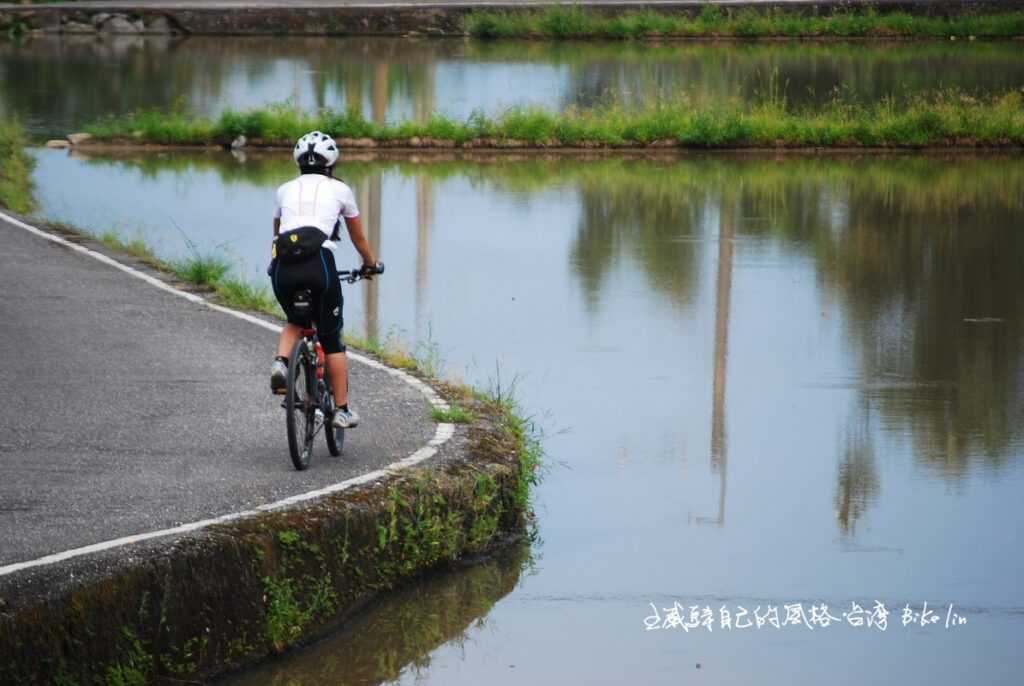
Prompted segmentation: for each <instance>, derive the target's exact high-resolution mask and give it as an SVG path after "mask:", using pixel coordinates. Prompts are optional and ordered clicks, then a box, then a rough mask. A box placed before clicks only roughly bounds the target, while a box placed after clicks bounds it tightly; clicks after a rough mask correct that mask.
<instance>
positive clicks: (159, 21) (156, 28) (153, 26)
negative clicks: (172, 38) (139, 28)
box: [146, 17, 174, 33]
mask: <svg viewBox="0 0 1024 686" xmlns="http://www.w3.org/2000/svg"><path fill="white" fill-rule="evenodd" d="M173 32H174V28H173V27H172V26H171V22H170V20H168V19H167V17H157V18H156V19H153V20H152V21H150V22H149V23H148V24H147V25H146V33H173Z"/></svg>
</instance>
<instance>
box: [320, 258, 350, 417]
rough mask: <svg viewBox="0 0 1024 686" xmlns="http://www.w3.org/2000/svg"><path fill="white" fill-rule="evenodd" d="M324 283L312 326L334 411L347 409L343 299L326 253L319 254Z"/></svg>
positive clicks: (332, 261) (334, 266) (335, 270)
mask: <svg viewBox="0 0 1024 686" xmlns="http://www.w3.org/2000/svg"><path fill="white" fill-rule="evenodd" d="M320 253H321V260H322V265H323V273H324V280H325V288H324V289H323V291H321V292H320V294H319V298H318V299H319V302H317V303H315V304H314V306H315V307H316V308H317V312H318V314H319V317H318V319H317V323H316V329H317V337H318V338H319V339H320V345H322V346H323V347H324V355H325V356H326V361H327V376H328V378H329V379H330V382H331V391H332V392H333V393H334V403H335V404H336V405H337V406H338V407H345V406H346V405H348V358H347V357H346V355H345V344H344V343H342V340H341V331H342V325H343V324H344V316H343V313H342V307H343V306H344V302H345V300H344V298H343V297H342V295H341V283H340V281H339V280H338V278H337V276H336V274H337V271H338V268H337V266H336V265H335V262H334V253H333V252H332V251H331V250H329V249H327V248H322V249H321V250H320Z"/></svg>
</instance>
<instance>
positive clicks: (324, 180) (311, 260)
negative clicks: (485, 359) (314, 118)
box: [268, 131, 377, 429]
mask: <svg viewBox="0 0 1024 686" xmlns="http://www.w3.org/2000/svg"><path fill="white" fill-rule="evenodd" d="M292 157H293V158H294V159H295V162H296V163H297V164H298V165H299V172H300V173H299V176H298V178H296V179H293V180H291V181H288V182H287V183H285V184H283V185H281V187H280V188H278V189H277V209H276V211H275V213H274V255H273V260H272V261H271V263H270V269H269V270H268V273H269V274H270V278H271V281H272V283H273V288H274V295H275V296H277V300H278V302H279V303H281V307H282V308H283V309H284V311H285V314H286V315H287V316H288V323H287V324H285V326H284V329H283V330H282V331H281V337H280V338H279V339H278V343H277V357H275V358H274V362H273V365H272V366H271V371H270V389H271V391H273V392H274V393H283V392H284V389H285V387H286V385H287V374H288V356H289V355H290V354H291V350H292V347H293V346H294V345H295V341H297V340H298V338H299V336H301V332H302V328H303V327H304V326H308V325H309V321H308V319H309V318H312V319H314V321H315V322H316V329H317V336H318V338H319V339H320V344H321V345H322V346H323V348H324V354H325V355H326V358H327V376H328V379H329V380H330V384H331V389H332V390H333V391H334V399H335V404H336V409H335V413H334V418H333V420H332V424H333V425H334V426H335V427H337V428H340V429H348V428H352V427H354V426H356V425H357V424H358V423H359V416H358V415H357V414H356V413H355V412H354V411H352V410H351V409H349V406H348V364H347V362H348V361H347V358H346V356H345V346H344V344H343V343H342V342H341V328H342V324H343V317H342V311H341V309H342V303H343V298H342V295H341V284H340V282H339V280H338V275H337V272H338V269H337V267H336V266H335V259H334V251H335V248H336V241H337V240H338V229H339V227H340V226H341V222H343V221H344V223H345V227H346V228H347V229H348V236H349V238H350V239H351V240H352V244H353V245H354V246H355V248H356V250H357V251H358V252H359V254H360V256H361V257H362V258H363V269H364V270H367V269H369V268H373V267H376V266H377V262H376V260H375V259H374V256H373V252H372V251H371V250H370V244H369V243H368V242H367V240H366V235H365V234H364V233H363V225H362V221H361V220H360V218H359V208H358V207H357V206H356V199H355V195H354V194H353V193H352V189H351V188H349V187H348V186H347V185H346V184H344V183H343V182H342V181H340V180H338V179H335V178H334V177H333V174H334V165H335V163H336V162H337V161H338V146H337V145H336V144H335V142H334V140H333V139H332V138H331V137H330V136H328V135H327V134H324V133H321V132H320V131H311V132H310V133H307V134H306V135H305V136H303V137H302V138H300V139H299V140H298V142H297V143H296V144H295V148H294V150H293V151H292ZM299 290H309V291H311V293H312V295H313V298H312V309H311V311H310V312H311V314H310V315H309V316H308V317H303V316H301V315H299V314H297V313H296V312H294V311H293V310H294V307H293V302H294V300H293V296H294V294H295V292H296V291H299Z"/></svg>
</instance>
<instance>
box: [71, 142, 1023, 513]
mask: <svg viewBox="0 0 1024 686" xmlns="http://www.w3.org/2000/svg"><path fill="white" fill-rule="evenodd" d="M90 163H92V164H131V165H139V166H140V167H141V168H142V169H143V170H145V173H147V174H156V173H158V172H159V171H160V170H161V169H167V168H171V169H176V170H177V171H176V172H175V173H180V174H188V173H190V172H191V171H192V170H194V169H196V168H197V167H209V168H212V169H215V170H216V171H217V173H218V174H219V175H220V176H221V178H222V179H224V181H225V182H226V183H242V182H251V183H260V184H264V185H268V186H269V185H273V184H275V183H279V182H280V180H281V179H283V178H286V177H287V176H288V175H289V174H290V173H292V165H291V162H290V161H289V160H288V159H287V156H284V155H282V156H280V157H274V158H271V157H263V156H251V157H250V158H249V159H248V160H247V161H246V163H245V164H239V163H238V162H237V161H235V160H234V158H232V157H231V156H230V155H227V154H224V153H212V152H211V153H205V154H201V155H179V154H167V155H166V156H164V157H154V156H147V157H143V158H138V161H135V160H133V161H130V162H111V161H109V160H106V161H104V160H102V159H100V158H97V159H96V160H94V161H91V162H90ZM341 173H342V175H343V176H344V177H345V178H346V179H347V180H349V181H351V182H352V183H353V184H355V185H357V186H358V185H359V184H360V183H361V182H362V181H361V180H362V179H365V178H367V177H368V176H370V175H380V174H383V173H388V174H400V175H403V176H409V177H413V176H419V175H423V176H427V177H429V178H431V179H432V180H433V181H434V182H435V187H436V188H437V192H438V193H444V186H443V181H444V180H445V179H448V178H453V177H458V178H468V179H469V180H470V182H471V183H472V184H474V185H477V186H489V187H491V188H493V189H494V190H496V191H498V192H506V191H507V192H514V193H517V194H523V193H531V192H540V191H543V190H546V189H550V188H553V187H555V188H560V189H564V190H566V191H567V192H569V193H574V194H575V196H576V201H577V202H578V203H579V205H580V214H579V217H580V218H579V220H578V225H577V229H576V237H575V240H574V242H573V243H572V245H571V247H570V251H571V252H570V263H571V269H572V270H573V273H574V274H575V275H576V277H577V278H578V279H579V281H580V283H581V285H582V291H583V293H584V296H585V298H586V302H587V303H588V306H589V307H591V308H597V307H599V306H600V303H601V301H602V298H601V289H602V288H604V287H605V284H606V283H607V281H608V278H607V277H608V275H609V274H610V273H611V271H612V270H614V269H617V268H619V265H620V263H621V260H623V259H628V260H630V261H631V262H633V263H635V264H636V265H637V266H638V268H639V269H641V270H642V272H643V273H644V274H645V275H646V277H647V278H648V280H649V283H650V284H651V286H652V288H653V289H654V290H655V291H656V292H658V293H661V294H663V295H664V297H666V298H667V299H669V300H670V301H671V302H673V303H682V302H687V301H688V300H690V299H692V298H693V297H694V295H695V290H696V289H697V288H698V287H699V284H700V283H701V282H702V280H701V279H699V278H698V276H699V271H698V270H699V268H700V267H699V265H700V264H701V263H702V256H703V255H704V251H705V249H706V247H707V242H706V238H707V233H708V232H709V231H714V230H715V228H714V227H715V225H716V219H718V218H720V217H721V213H722V210H723V207H724V206H725V203H726V201H727V199H728V203H731V205H730V206H734V207H735V208H736V209H735V216H736V217H737V219H736V227H735V236H736V239H737V241H739V243H738V245H740V246H743V247H742V250H744V251H746V250H754V249H759V247H760V246H773V247H774V246H781V247H782V248H783V249H786V250H789V251H794V252H796V253H797V254H799V255H802V256H806V257H808V258H811V259H813V260H814V264H815V265H816V269H817V272H818V278H819V281H820V284H821V286H820V287H821V288H822V289H823V290H824V291H825V292H826V293H828V294H830V295H831V297H832V298H833V299H834V300H835V301H836V302H838V303H839V304H840V306H841V310H842V312H843V315H844V317H843V319H844V321H846V322H847V325H848V327H849V329H850V331H849V335H848V340H849V341H851V342H852V344H853V347H852V349H853V351H854V352H856V353H857V355H858V358H859V360H860V366H861V368H862V370H863V376H864V378H865V380H866V381H865V382H864V385H863V388H862V390H861V397H862V399H863V401H864V404H863V407H864V408H865V409H864V411H865V412H866V413H870V414H872V415H875V414H877V415H878V416H879V417H881V421H880V422H879V423H877V424H876V426H878V427H880V428H882V429H885V428H886V427H898V428H901V429H903V430H905V432H906V435H909V436H911V437H912V439H913V443H914V446H915V452H916V453H917V455H918V456H919V458H920V459H921V461H922V464H924V465H927V466H928V468H929V469H934V470H936V471H937V472H938V473H940V474H942V475H945V476H947V477H949V478H959V476H960V475H962V474H963V473H965V471H966V470H967V469H968V468H969V466H970V461H972V460H976V459H979V458H980V459H982V460H984V461H986V462H987V463H988V464H991V465H999V464H1001V463H1002V462H1003V461H1004V460H1006V459H1007V458H1008V456H1009V455H1011V454H1012V446H1013V445H1014V444H1015V442H1016V441H1017V440H1019V439H1020V438H1024V436H1022V430H1021V429H1020V428H1019V427H1021V426H1024V424H1022V422H1021V420H1022V419H1024V416H1022V412H1024V404H1022V403H1021V401H1020V400H1019V396H1020V393H1019V388H1018V381H1017V379H1018V378H1019V377H1021V374H1022V372H1024V370H1022V368H1021V366H1020V365H1019V363H1018V360H1019V357H1020V355H1019V352H1020V350H1021V345H1022V343H1024V304H1021V303H1024V300H1022V298H1021V295H1022V293H1024V270H1021V269H1020V264H1024V235H1020V233H1019V231H1018V230H1017V227H1018V226H1019V225H1020V221H1021V217H1022V216H1024V164H1022V163H1021V162H1020V161H1019V160H1018V159H1017V158H1014V157H991V156H990V157H960V156H957V157H952V158H947V159H943V158H937V157H905V156H904V157H892V158H887V157H831V158H827V157H825V158H823V157H813V158H787V159H785V160H783V161H779V160H774V159H769V158H764V157H757V158H751V157H745V158H737V159H729V158H722V157H718V156H707V157H690V158H686V159H683V160H662V161H630V160H624V159H604V158H602V159H598V160H593V159H591V160H587V161H579V160H574V159H572V158H559V159H557V160H555V161H551V160H543V159H535V158H534V159H529V160H526V161H522V162H517V163H515V164H509V163H508V162H507V161H506V160H505V158H501V157H496V158H492V162H491V163H473V164H471V163H466V162H458V161H448V162H443V163H413V162H409V161H403V162H394V161H373V162H354V161H351V160H349V161H344V162H343V167H342V172H341ZM749 238H758V239H764V240H758V241H753V242H751V241H748V240H745V239H749ZM738 249H739V248H738ZM985 318H988V319H997V320H1000V321H977V322H972V321H967V322H965V321H964V320H965V319H985ZM848 461H849V462H850V464H851V466H850V467H849V469H848V470H847V471H848V473H849V475H851V476H850V477H849V478H852V476H853V475H856V474H858V473H860V472H861V471H863V470H860V467H861V466H863V464H864V461H863V460H861V461H855V460H848ZM858 470H860V471H858ZM844 478H846V477H844ZM861 481H863V480H861ZM855 504H856V503H855V502H854V500H849V499H848V508H849V509H851V511H852V509H853V508H854V506H855Z"/></svg>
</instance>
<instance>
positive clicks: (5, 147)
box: [0, 120, 35, 213]
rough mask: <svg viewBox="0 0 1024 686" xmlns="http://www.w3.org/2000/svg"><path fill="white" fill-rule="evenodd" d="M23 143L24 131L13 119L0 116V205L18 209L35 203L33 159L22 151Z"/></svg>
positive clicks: (29, 206) (28, 207)
mask: <svg viewBox="0 0 1024 686" xmlns="http://www.w3.org/2000/svg"><path fill="white" fill-rule="evenodd" d="M26 145H27V140H26V138H25V131H24V129H22V127H21V125H20V124H19V123H18V122H17V121H14V120H0V207H6V208H7V209H9V210H13V211H14V212H22V213H24V212H29V211H31V210H32V209H33V208H34V207H35V201H34V199H33V197H32V168H33V166H34V160H33V159H32V158H31V157H29V156H28V154H26V153H25V146H26Z"/></svg>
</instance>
